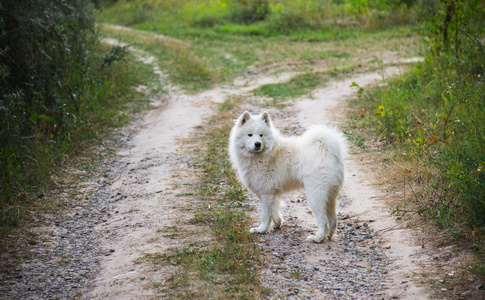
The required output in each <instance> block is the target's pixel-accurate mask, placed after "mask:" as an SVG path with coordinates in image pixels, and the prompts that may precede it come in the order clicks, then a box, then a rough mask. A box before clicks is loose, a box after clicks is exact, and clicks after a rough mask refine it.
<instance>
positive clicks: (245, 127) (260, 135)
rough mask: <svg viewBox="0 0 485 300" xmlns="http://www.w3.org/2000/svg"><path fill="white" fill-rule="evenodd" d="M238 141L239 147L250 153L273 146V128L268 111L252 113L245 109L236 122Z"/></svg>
mask: <svg viewBox="0 0 485 300" xmlns="http://www.w3.org/2000/svg"><path fill="white" fill-rule="evenodd" d="M235 129H236V132H237V134H236V140H235V141H234V142H236V143H237V144H238V145H237V146H238V148H244V149H246V150H247V151H248V152H250V153H261V152H267V151H270V150H271V149H272V148H273V144H274V139H273V130H272V124H271V118H270V116H269V114H268V113H267V112H263V113H262V114H260V115H251V114H250V113H249V112H247V111H245V112H244V113H243V114H242V115H241V116H240V117H239V119H238V120H237V122H236V128H235Z"/></svg>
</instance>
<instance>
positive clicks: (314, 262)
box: [83, 52, 425, 299]
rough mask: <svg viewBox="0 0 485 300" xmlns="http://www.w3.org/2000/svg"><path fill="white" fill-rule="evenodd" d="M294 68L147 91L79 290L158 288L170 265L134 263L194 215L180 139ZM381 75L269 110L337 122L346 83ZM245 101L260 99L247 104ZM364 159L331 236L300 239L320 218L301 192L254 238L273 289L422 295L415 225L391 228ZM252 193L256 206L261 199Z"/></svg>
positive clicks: (297, 121) (278, 120)
mask: <svg viewBox="0 0 485 300" xmlns="http://www.w3.org/2000/svg"><path fill="white" fill-rule="evenodd" d="M138 54H139V55H140V56H141V57H142V59H143V60H144V61H145V62H146V63H150V64H152V65H153V66H154V70H155V71H157V72H159V74H160V77H161V80H165V76H164V75H163V73H162V72H160V69H159V68H158V66H156V60H154V59H153V58H152V57H150V56H149V55H147V54H146V53H141V52H138ZM385 72H387V73H389V74H395V73H396V72H398V69H397V68H387V69H385ZM290 76H291V74H280V75H279V76H278V77H262V76H261V77H258V78H254V77H253V78H252V79H244V78H243V79H238V80H236V81H235V82H234V85H233V86H229V87H218V88H215V89H213V90H209V91H206V92H203V93H200V94H197V95H185V94H183V93H181V92H180V91H177V90H172V91H171V93H170V94H169V95H168V96H164V97H162V98H160V99H152V104H153V105H154V106H155V107H156V109H154V110H152V111H150V112H149V113H148V114H147V115H146V116H145V117H144V118H143V119H142V120H139V121H137V122H135V123H133V124H131V125H130V126H128V127H127V128H125V129H124V130H123V131H124V133H125V136H126V146H125V147H124V148H122V149H120V150H119V152H118V156H117V158H116V162H114V163H113V164H112V165H111V168H112V170H111V173H112V174H115V175H114V178H113V179H112V180H111V181H110V183H109V184H107V185H105V186H104V187H102V188H103V189H105V190H104V192H103V193H102V194H103V195H111V196H110V197H111V198H112V201H110V203H111V205H110V207H109V208H108V210H109V211H110V212H111V213H110V214H109V218H107V219H106V220H103V222H101V223H100V224H98V225H97V226H96V228H95V230H96V231H97V232H98V233H99V234H100V235H101V236H103V237H104V239H103V241H102V242H101V245H100V246H101V249H104V253H105V256H103V257H102V258H101V259H100V266H101V270H100V272H99V274H98V275H97V277H96V278H95V279H94V280H93V281H92V282H90V288H89V291H87V292H86V293H84V296H83V298H86V299H146V298H148V297H150V296H155V292H154V290H153V288H151V287H153V285H154V284H155V283H156V284H159V285H163V283H164V281H165V280H166V279H167V278H168V276H169V275H170V274H166V273H163V272H161V273H159V274H153V273H150V276H146V275H147V273H146V272H147V269H145V267H144V265H143V264H136V263H134V262H136V260H137V259H139V258H140V257H141V256H142V255H143V254H144V253H155V252H164V251H165V250H167V249H168V248H170V247H173V246H177V245H179V244H180V243H181V242H180V241H179V240H177V239H171V238H170V236H169V235H167V236H165V235H163V236H162V237H161V235H160V232H161V231H163V230H164V228H170V227H171V226H174V225H176V224H181V223H185V224H188V223H190V222H188V220H190V219H191V218H192V216H191V215H190V213H187V211H190V206H191V204H190V203H186V202H184V200H183V197H179V195H181V194H183V192H184V191H186V189H187V187H189V188H190V185H192V184H193V183H194V180H196V179H195V176H194V174H193V171H192V170H191V169H190V167H189V165H190V163H191V158H190V157H186V156H185V155H184V154H181V151H180V148H179V147H181V145H180V144H179V143H178V141H179V139H183V138H186V137H188V135H189V134H190V132H192V131H194V130H195V129H194V128H195V127H197V126H201V125H202V124H203V122H204V118H205V117H207V116H210V115H211V114H212V113H213V108H214V103H221V102H222V101H223V100H224V99H225V98H226V97H227V96H228V95H236V94H237V95H244V94H246V93H247V92H249V91H250V90H252V89H254V88H255V87H257V86H260V85H261V84H266V83H273V82H279V81H283V80H286V79H288V78H289V77H290ZM381 78H382V75H379V73H378V72H376V73H371V74H361V75H356V76H352V77H351V78H349V79H346V80H337V81H332V82H329V83H328V84H327V86H326V87H325V88H321V89H318V90H316V91H314V92H313V97H312V99H300V100H299V101H297V102H296V103H295V105H293V106H292V107H289V108H286V109H281V110H275V109H273V110H270V112H271V113H272V115H273V118H274V121H275V124H276V126H277V127H280V128H282V127H285V126H289V127H291V128H294V129H295V131H296V132H298V131H301V130H302V129H301V127H302V126H306V125H309V124H313V123H328V122H329V121H332V122H333V123H336V122H339V121H341V120H339V118H337V117H336V114H337V115H338V113H341V112H342V107H343V106H344V105H345V99H347V98H348V97H349V96H351V95H352V94H353V93H355V90H352V89H351V88H350V87H349V86H350V84H351V82H353V81H355V82H357V83H358V84H359V85H361V86H365V85H368V84H372V83H375V82H376V81H378V80H379V79H381ZM245 109H248V110H255V111H257V110H260V109H262V108H261V107H258V106H257V105H251V104H249V103H248V104H247V107H246V108H245ZM360 159H361V158H360V157H359V156H358V155H349V157H348V159H347V161H346V168H347V171H346V182H345V187H344V190H343V193H342V197H341V199H340V213H339V227H338V231H337V237H336V239H335V240H334V241H331V242H329V243H325V244H310V243H306V242H304V237H305V236H306V233H307V232H308V231H312V230H314V229H315V228H316V227H315V225H314V220H313V216H311V215H310V214H311V213H310V211H309V210H308V208H307V207H306V205H304V202H305V195H304V193H303V192H301V193H296V194H293V195H289V196H288V197H286V202H287V203H288V206H287V209H286V212H285V217H286V219H287V221H286V223H285V226H283V228H282V229H281V230H278V231H275V232H272V233H270V234H267V235H264V236H261V239H260V240H261V241H260V245H261V247H262V248H263V250H264V251H265V252H266V256H267V265H266V267H265V269H264V270H263V272H262V275H263V281H264V285H266V286H268V287H270V288H271V289H273V291H274V292H273V294H272V295H271V296H272V297H275V298H277V297H283V298H287V297H290V298H292V297H294V298H309V299H321V298H335V299H352V298H360V299H371V298H400V299H416V298H420V299H423V298H425V296H424V295H425V294H424V292H423V290H422V289H421V288H419V287H417V286H416V285H415V284H414V283H413V281H412V280H411V279H409V278H408V277H409V276H410V274H411V273H412V272H416V271H418V270H419V267H418V265H417V264H415V263H414V261H415V260H417V259H418V258H419V257H418V254H419V248H420V247H418V246H415V245H414V242H413V239H412V238H411V235H412V233H411V232H408V231H407V230H405V229H396V228H393V227H394V225H395V222H394V220H393V219H392V218H390V217H389V216H388V213H387V212H386V209H385V207H384V205H382V204H380V203H379V199H380V198H382V197H383V196H384V195H383V194H382V192H380V191H378V190H377V189H376V188H374V187H373V186H372V178H370V175H369V173H368V172H367V171H366V164H365V162H362V161H360ZM252 200H253V201H254V204H255V205H256V206H258V203H257V200H255V199H254V198H252ZM257 219H258V212H257V210H256V212H255V220H257ZM187 226H189V225H187ZM391 228H393V230H388V231H387V229H391ZM191 230H194V231H197V229H196V228H192V229H191ZM148 277H149V278H148Z"/></svg>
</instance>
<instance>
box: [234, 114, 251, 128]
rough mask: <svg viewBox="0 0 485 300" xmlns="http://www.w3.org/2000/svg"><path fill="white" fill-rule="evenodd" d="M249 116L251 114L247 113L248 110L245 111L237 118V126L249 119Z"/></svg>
mask: <svg viewBox="0 0 485 300" xmlns="http://www.w3.org/2000/svg"><path fill="white" fill-rule="evenodd" d="M250 118H251V115H250V114H249V112H248V111H245V112H243V113H242V115H241V116H240V117H239V120H237V124H238V125H239V126H243V125H244V124H245V123H246V122H247V121H249V119H250Z"/></svg>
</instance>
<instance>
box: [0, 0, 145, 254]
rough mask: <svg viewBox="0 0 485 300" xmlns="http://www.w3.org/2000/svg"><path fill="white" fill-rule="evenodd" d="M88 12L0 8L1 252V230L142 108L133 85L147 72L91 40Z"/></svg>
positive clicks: (69, 7) (80, 4)
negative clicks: (82, 156)
mask: <svg viewBox="0 0 485 300" xmlns="http://www.w3.org/2000/svg"><path fill="white" fill-rule="evenodd" d="M94 8H95V7H94V4H93V3H92V2H91V1H89V0H85V1H84V0H83V1H75V2H73V3H70V4H67V3H65V2H59V1H29V2H27V3H22V5H20V4H19V3H18V1H2V3H1V4H0V29H1V31H2V34H1V35H0V41H1V43H0V45H1V46H0V170H1V171H0V234H1V239H2V249H3V248H4V247H6V239H5V238H4V235H5V234H6V233H9V232H11V229H14V228H18V225H22V224H23V223H25V222H26V221H28V220H29V219H30V217H31V216H32V215H33V214H35V213H36V211H37V210H38V209H44V208H46V207H48V206H51V204H52V203H51V202H52V201H54V200H53V199H51V198H50V197H48V191H49V190H52V189H53V188H54V187H58V188H60V189H62V184H59V182H57V181H56V178H57V174H58V172H59V171H60V170H62V169H65V168H67V167H68V166H70V165H71V164H72V163H74V161H75V160H76V159H74V158H75V157H77V156H79V155H85V154H86V153H87V150H88V149H91V148H90V147H91V146H93V145H96V144H98V143H99V142H100V140H101V139H103V138H105V137H106V136H107V133H108V132H109V131H110V129H111V128H113V127H118V126H122V125H123V124H126V122H127V121H128V120H129V118H130V114H131V113H132V112H135V111H141V110H145V109H147V107H148V99H147V97H146V96H143V95H141V94H140V93H138V92H137V91H136V90H135V87H136V86H137V85H139V84H141V83H143V84H147V82H151V81H152V80H153V78H154V77H153V75H152V72H153V71H152V69H151V67H149V66H146V65H143V64H141V63H135V62H134V59H133V57H131V56H130V55H129V54H128V53H127V51H126V49H125V48H123V47H106V46H104V45H102V44H101V43H100V42H99V40H98V35H97V34H96V31H95V23H94V22H95V15H94ZM46 16H48V17H47V18H46ZM4 242H5V243H4ZM3 250H4V249H3Z"/></svg>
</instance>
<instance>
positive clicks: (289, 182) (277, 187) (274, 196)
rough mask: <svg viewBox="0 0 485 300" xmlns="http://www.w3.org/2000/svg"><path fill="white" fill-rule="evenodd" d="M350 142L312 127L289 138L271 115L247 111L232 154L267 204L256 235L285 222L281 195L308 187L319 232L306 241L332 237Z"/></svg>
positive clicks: (236, 127)
mask: <svg viewBox="0 0 485 300" xmlns="http://www.w3.org/2000/svg"><path fill="white" fill-rule="evenodd" d="M345 153H346V142H345V137H344V136H343V134H342V133H341V132H340V131H338V130H337V129H335V128H332V127H326V126H320V125H318V126H312V127H310V128H309V130H308V131H306V132H305V133H304V134H303V135H302V136H300V137H284V136H282V135H281V133H280V132H279V131H278V130H277V129H276V128H275V127H273V125H272V122H271V118H270V116H269V114H268V113H267V112H263V113H262V114H260V115H251V114H249V112H247V111H245V112H244V113H243V114H242V115H241V116H240V117H239V119H238V120H237V121H236V124H235V125H234V127H233V128H232V130H231V135H230V139H229V156H230V159H231V163H232V166H233V168H234V169H235V170H236V172H237V174H238V176H239V178H240V180H241V181H242V183H243V184H244V185H246V186H247V187H248V188H249V190H251V191H252V192H253V193H255V194H256V195H257V196H258V197H259V198H260V199H261V202H262V221H261V225H260V226H259V227H257V228H252V229H251V232H258V233H266V232H268V231H269V230H271V227H272V226H271V225H273V227H274V228H279V227H280V226H281V223H282V216H281V202H280V196H281V195H282V194H283V193H286V192H289V191H291V190H294V189H299V188H303V187H304V188H305V190H306V195H307V198H308V204H309V206H310V208H311V209H312V211H313V212H314V214H315V217H316V219H317V224H318V232H317V234H316V235H311V236H309V237H308V238H307V240H309V241H312V242H315V243H321V242H322V241H324V240H326V239H330V238H331V237H332V236H333V234H334V233H335V230H336V227H337V226H336V225H337V203H336V199H337V196H338V193H339V190H340V188H341V186H342V183H343V179H344V163H343V160H344V155H345Z"/></svg>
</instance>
